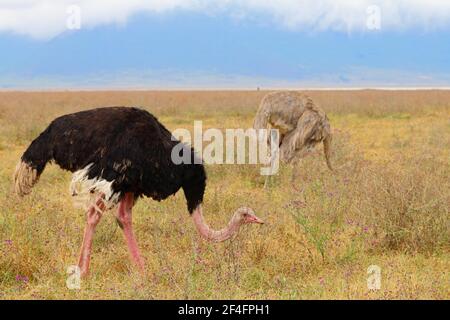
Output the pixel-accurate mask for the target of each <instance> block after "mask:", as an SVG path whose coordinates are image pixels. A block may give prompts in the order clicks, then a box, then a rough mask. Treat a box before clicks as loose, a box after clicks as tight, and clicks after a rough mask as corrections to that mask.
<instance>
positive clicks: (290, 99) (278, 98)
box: [253, 91, 333, 170]
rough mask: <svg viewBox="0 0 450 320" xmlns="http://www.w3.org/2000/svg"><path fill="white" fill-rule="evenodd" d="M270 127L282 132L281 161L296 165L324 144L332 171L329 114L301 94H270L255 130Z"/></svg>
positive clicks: (262, 103)
mask: <svg viewBox="0 0 450 320" xmlns="http://www.w3.org/2000/svg"><path fill="white" fill-rule="evenodd" d="M268 125H270V126H271V127H272V128H274V129H278V130H279V133H280V158H281V160H282V161H284V162H286V163H290V162H294V161H295V160H296V158H297V157H298V156H299V155H300V154H301V152H302V151H303V150H304V149H305V148H306V149H307V150H310V149H312V148H313V147H314V146H315V145H316V144H317V143H319V142H323V146H324V153H325V160H326V163H327V166H328V168H329V169H330V170H333V167H332V166H331V161H330V154H331V150H330V148H331V139H332V136H331V130H330V124H329V121H328V118H327V116H326V114H325V112H324V111H323V110H322V109H320V108H319V107H318V106H317V105H315V104H314V103H313V101H312V100H311V99H310V98H309V97H306V96H304V95H302V94H300V93H299V92H295V91H282V92H274V93H269V94H268V95H266V96H265V97H264V98H263V100H262V101H261V104H260V106H259V109H258V112H257V113H256V117H255V121H254V124H253V127H254V128H255V129H266V128H267V126H268Z"/></svg>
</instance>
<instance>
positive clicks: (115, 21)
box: [0, 0, 450, 88]
mask: <svg viewBox="0 0 450 320" xmlns="http://www.w3.org/2000/svg"><path fill="white" fill-rule="evenodd" d="M257 86H261V87H296V86H303V87H360V86H363V87H371V86H372V87H375V86H382V87H387V86H427V87H435V86H450V1H447V0H397V1H396V0H392V1H387V0H372V1H366V0H361V1H354V0H334V1H332V0H313V1H311V0H296V1H295V0H265V1H259V0H216V1H214V0H158V1H157V0H147V1H144V0H127V1H123V0H79V1H77V0H53V1H51V0H0V88H79V87H83V88H98V87H114V88H116V87H123V88H149V87H186V88H189V87H230V88H231V87H257Z"/></svg>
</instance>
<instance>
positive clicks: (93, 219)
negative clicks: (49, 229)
mask: <svg viewBox="0 0 450 320" xmlns="http://www.w3.org/2000/svg"><path fill="white" fill-rule="evenodd" d="M102 210H104V204H103V201H102V199H101V198H99V199H98V200H97V203H96V206H91V207H90V208H89V209H88V211H87V214H86V227H85V229H84V236H83V244H82V245H81V250H80V259H79V260H78V267H79V268H80V272H81V276H82V277H85V276H87V275H88V274H89V264H90V262H91V251H92V238H93V236H94V231H95V227H96V226H97V224H98V222H99V221H100V219H101V217H102Z"/></svg>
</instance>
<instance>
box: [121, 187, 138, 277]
mask: <svg viewBox="0 0 450 320" xmlns="http://www.w3.org/2000/svg"><path fill="white" fill-rule="evenodd" d="M133 205H134V195H133V194H132V193H126V194H125V196H124V197H123V199H122V201H120V204H119V209H118V214H117V219H118V220H119V222H120V224H121V227H122V229H123V234H124V235H125V240H126V241H127V245H128V250H129V251H130V255H131V259H132V260H133V262H134V263H135V264H136V265H137V266H138V267H139V270H140V271H141V272H142V273H143V272H144V260H143V259H142V257H141V254H140V253H139V248H138V245H137V242H136V238H135V237H134V233H133V227H132V219H131V216H132V209H133Z"/></svg>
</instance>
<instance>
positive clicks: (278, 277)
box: [0, 91, 450, 299]
mask: <svg viewBox="0 0 450 320" xmlns="http://www.w3.org/2000/svg"><path fill="white" fill-rule="evenodd" d="M264 94H265V92H257V91H254V92H82V93H77V92H60V93H51V92H49V93H37V92H36V93H23V92H3V93H0V164H1V166H0V241H1V242H0V298H2V299H8V298H13V299H36V298H45V299H68V298H77V299H82V298H83V299H92V298H96V299H104V298H113V299H115V298H131V299H153V298H162V299H168V298H174V299H176V298H189V299H204V298H206V299H209V298H218V299H231V298H235V299H239V298H248V299H312V298H320V299H326V298H332V299H348V298H349V299H356V298H360V299H379V298H382V299H393V298H406V299H423V298H432V299H449V298H450V287H449V284H450V281H449V280H450V279H449V273H448V270H449V269H450V259H449V258H450V255H449V253H450V252H449V248H450V247H449V234H450V232H449V209H450V179H449V178H450V161H449V159H450V151H449V145H450V92H448V91H417V92H406V91H405V92H400V91H396V92H391V91H386V92H383V91H381V92H379V91H355V92H345V91H323V92H322V91H316V92H311V93H310V95H311V96H312V97H313V98H314V99H315V100H316V101H318V102H319V104H320V105H321V106H322V107H323V108H324V109H325V110H326V112H327V113H328V114H329V116H330V119H331V123H332V126H333V129H334V132H335V140H334V145H335V148H334V154H333V160H334V163H335V167H337V168H338V169H337V171H336V172H335V173H334V174H330V172H329V171H328V170H327V168H326V166H325V163H324V160H323V155H322V152H321V150H320V151H319V150H318V151H317V152H316V153H314V154H312V155H311V156H309V157H307V158H306V159H304V161H303V162H302V163H301V165H300V167H299V168H298V170H296V171H295V172H294V174H295V179H294V180H293V179H292V178H291V177H292V168H290V167H285V168H282V170H281V172H280V174H279V176H277V177H276V178H275V179H274V181H273V185H272V187H271V188H270V190H268V191H266V190H263V188H262V187H263V184H264V179H263V177H261V176H259V174H258V173H259V171H258V170H259V168H258V167H256V166H250V165H241V166H237V165H236V166H227V165H223V166H208V168H207V170H208V174H209V182H208V187H207V193H206V202H205V215H206V218H207V219H208V221H210V223H211V225H213V226H216V227H217V226H221V225H223V224H224V223H226V222H227V221H228V219H229V216H230V215H231V213H232V212H233V211H234V210H235V209H236V208H238V207H240V206H242V205H248V206H250V207H252V208H253V209H254V210H255V211H256V212H257V213H258V215H259V216H261V217H262V218H264V219H265V220H266V221H267V222H268V223H267V224H266V225H265V226H262V227H255V226H249V227H246V229H245V232H242V233H241V234H240V235H239V236H238V237H237V238H236V239H235V240H234V241H233V242H228V243H224V244H203V245H202V246H201V248H200V249H196V247H197V246H198V239H197V237H196V233H195V231H194V228H193V226H192V223H191V222H190V221H189V216H188V214H187V212H186V211H187V210H186V208H185V202H184V199H183V195H182V192H180V193H179V194H177V195H176V196H175V197H173V198H170V199H167V200H166V201H164V202H161V203H157V202H154V201H151V200H148V199H147V200H144V201H139V202H138V204H137V207H136V209H135V213H136V214H135V228H136V232H137V237H138V239H139V243H140V246H141V248H142V251H143V254H144V257H145V259H146V261H147V271H148V275H147V276H146V277H145V278H141V277H140V276H139V275H137V274H135V273H134V272H133V268H132V266H131V265H130V263H129V260H128V253H127V251H126V246H125V243H124V241H123V239H122V235H121V232H120V229H118V228H117V226H116V224H115V222H114V219H113V217H112V215H111V214H107V215H106V217H105V218H104V219H103V220H102V222H101V223H100V225H99V228H98V231H97V233H96V237H95V241H94V254H93V261H92V275H91V277H90V278H89V279H88V280H85V281H83V283H82V289H81V290H68V289H67V288H66V285H65V281H66V277H67V275H66V269H67V267H68V266H69V265H72V264H74V263H75V262H76V261H77V254H78V249H79V246H80V243H81V237H82V229H83V225H84V218H83V212H80V211H79V210H77V209H74V208H73V207H72V205H71V199H70V196H69V194H68V192H67V189H68V182H69V179H70V174H69V173H66V172H62V171H61V170H59V169H58V168H57V167H56V166H49V167H47V169H46V171H45V173H44V174H43V176H42V178H41V181H40V182H39V184H38V185H37V186H36V187H35V189H34V190H33V193H32V194H31V195H30V196H28V197H26V198H24V199H22V200H20V199H18V198H16V197H14V196H13V195H12V193H11V188H12V186H11V175H12V173H13V171H14V168H15V165H16V163H17V161H18V159H19V157H20V155H21V153H22V152H23V151H24V149H25V148H26V146H27V144H28V143H29V142H30V141H31V139H33V138H35V137H36V136H37V135H38V134H39V133H40V132H41V131H42V130H43V129H44V127H45V126H46V125H47V124H48V123H49V122H50V121H51V120H52V119H53V118H54V117H55V116H57V115H61V114H65V113H68V112H73V111H76V110H80V109H82V108H90V107H94V106H105V105H140V106H145V107H146V108H147V109H149V110H150V111H151V112H153V113H154V114H155V115H157V116H158V117H159V118H160V120H161V121H162V122H163V123H164V124H165V125H167V126H168V127H169V128H170V129H175V128H177V127H186V128H188V129H191V128H192V126H193V121H194V120H203V121H204V126H205V127H217V128H236V127H249V126H251V124H252V120H253V115H254V113H255V111H256V108H257V106H258V103H259V100H260V99H261V98H262V96H263V95H264ZM374 264H375V265H378V266H380V267H381V270H382V287H381V290H379V291H369V290H368V289H367V284H366V281H367V277H368V275H367V268H368V267H369V266H370V265H374Z"/></svg>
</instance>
